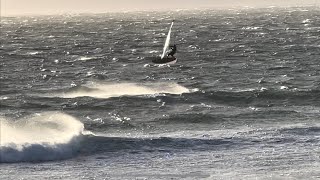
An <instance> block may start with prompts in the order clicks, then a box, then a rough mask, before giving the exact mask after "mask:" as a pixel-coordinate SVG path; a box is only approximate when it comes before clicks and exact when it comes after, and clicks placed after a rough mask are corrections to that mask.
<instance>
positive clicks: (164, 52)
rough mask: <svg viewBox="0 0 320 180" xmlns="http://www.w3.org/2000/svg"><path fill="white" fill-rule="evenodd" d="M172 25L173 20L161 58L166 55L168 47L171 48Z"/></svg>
mask: <svg viewBox="0 0 320 180" xmlns="http://www.w3.org/2000/svg"><path fill="white" fill-rule="evenodd" d="M172 26H173V22H172V23H171V26H170V29H169V32H168V35H167V38H166V41H165V43H164V46H163V53H162V55H161V59H163V58H164V56H165V55H166V54H167V51H168V49H169V44H170V35H171V29H172Z"/></svg>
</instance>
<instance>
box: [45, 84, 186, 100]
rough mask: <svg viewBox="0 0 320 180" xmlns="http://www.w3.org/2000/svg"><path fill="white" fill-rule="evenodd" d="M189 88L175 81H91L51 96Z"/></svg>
mask: <svg viewBox="0 0 320 180" xmlns="http://www.w3.org/2000/svg"><path fill="white" fill-rule="evenodd" d="M187 92H189V90H188V89H187V88H185V87H183V86H180V85H178V84H176V83H167V82H166V83H147V84H136V83H95V82H91V83H88V84H86V85H84V86H80V87H75V88H72V89H70V90H67V91H66V92H63V93H56V94H53V95H51V96H53V97H62V98H76V97H84V96H89V97H94V98H110V97H119V96H139V95H154V94H161V93H168V94H182V93H187Z"/></svg>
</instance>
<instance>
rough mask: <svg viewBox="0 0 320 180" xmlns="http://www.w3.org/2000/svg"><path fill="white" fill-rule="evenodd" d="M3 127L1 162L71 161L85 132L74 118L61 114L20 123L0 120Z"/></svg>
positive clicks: (48, 113) (37, 116)
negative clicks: (69, 158)
mask: <svg viewBox="0 0 320 180" xmlns="http://www.w3.org/2000/svg"><path fill="white" fill-rule="evenodd" d="M0 123H1V126H0V127H1V134H0V135H1V141H0V162H21V161H45V160H56V159H65V158H68V157H72V156H73V155H74V153H75V150H76V149H77V147H78V145H79V140H80V138H81V135H82V132H83V128H84V126H83V124H82V123H81V122H80V121H78V120H77V119H75V118H74V117H72V116H70V115H67V114H63V113H58V112H45V113H41V114H36V115H33V116H30V117H27V118H23V119H19V120H10V119H7V118H4V117H0Z"/></svg>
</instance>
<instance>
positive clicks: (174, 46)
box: [167, 44, 177, 57]
mask: <svg viewBox="0 0 320 180" xmlns="http://www.w3.org/2000/svg"><path fill="white" fill-rule="evenodd" d="M176 52H177V46H176V45H175V44H174V45H173V46H170V51H169V53H168V55H167V57H169V56H171V57H174V56H173V55H174V54H175V53H176Z"/></svg>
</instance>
